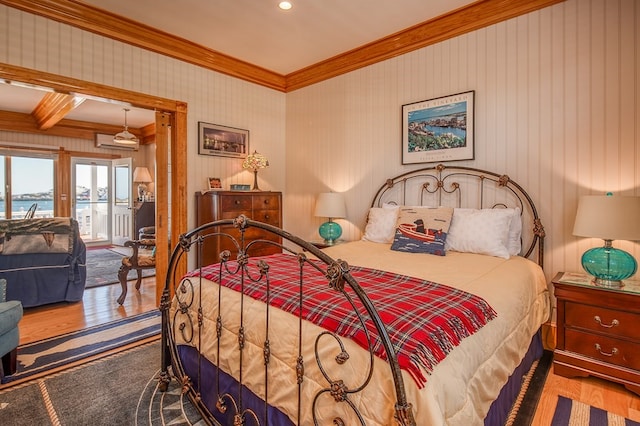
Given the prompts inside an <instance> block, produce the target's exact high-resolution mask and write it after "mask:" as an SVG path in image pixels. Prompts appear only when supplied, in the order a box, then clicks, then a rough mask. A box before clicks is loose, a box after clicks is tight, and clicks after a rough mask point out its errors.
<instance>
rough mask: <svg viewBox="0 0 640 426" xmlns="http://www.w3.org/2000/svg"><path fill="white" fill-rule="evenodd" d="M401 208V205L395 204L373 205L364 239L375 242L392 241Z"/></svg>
mask: <svg viewBox="0 0 640 426" xmlns="http://www.w3.org/2000/svg"><path fill="white" fill-rule="evenodd" d="M399 209H400V206H397V205H393V204H383V205H382V207H371V208H370V209H369V216H368V218H367V226H366V227H365V229H364V235H363V236H362V239H363V240H365V241H372V242H374V243H390V242H392V241H393V236H394V235H395V231H396V221H397V220H398V210H399Z"/></svg>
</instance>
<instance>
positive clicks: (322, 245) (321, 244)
mask: <svg viewBox="0 0 640 426" xmlns="http://www.w3.org/2000/svg"><path fill="white" fill-rule="evenodd" d="M309 242H310V243H311V244H313V245H314V246H316V247H317V248H319V249H323V248H327V247H333V246H337V245H338V244H342V243H344V242H345V241H344V240H336V241H334V242H333V243H332V244H329V243H327V242H325V241H324V240H312V241H309Z"/></svg>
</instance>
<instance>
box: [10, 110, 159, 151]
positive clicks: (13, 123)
mask: <svg viewBox="0 0 640 426" xmlns="http://www.w3.org/2000/svg"><path fill="white" fill-rule="evenodd" d="M148 127H149V126H145V127H144V128H143V129H144V130H141V129H135V128H131V127H129V131H130V132H131V133H133V134H134V135H136V136H137V137H138V138H140V139H141V144H146V143H152V142H153V141H154V140H155V134H150V133H149V129H148ZM0 129H2V130H7V131H13V132H21V133H38V134H42V135H53V136H63V137H69V138H78V139H87V140H91V141H93V140H95V135H96V133H103V134H108V135H115V134H116V133H118V132H120V131H121V130H122V127H121V126H113V125H110V124H99V123H90V122H87V121H78V120H66V119H62V120H60V121H59V122H58V123H57V124H56V125H55V126H53V127H51V128H49V129H46V130H45V129H41V128H40V126H39V125H38V123H37V121H36V119H35V118H34V117H33V116H32V115H31V114H24V113H21V112H10V111H0ZM153 131H154V132H155V127H154V129H153Z"/></svg>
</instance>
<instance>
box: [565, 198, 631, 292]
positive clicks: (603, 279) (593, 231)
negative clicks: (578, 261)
mask: <svg viewBox="0 0 640 426" xmlns="http://www.w3.org/2000/svg"><path fill="white" fill-rule="evenodd" d="M573 235H576V236H578V237H591V238H602V239H603V240H604V246H603V247H595V248H592V249H589V250H587V251H586V252H585V253H584V254H583V255H582V267H583V268H584V269H585V271H587V272H588V273H589V274H591V275H593V276H594V283H595V284H596V285H598V286H602V287H609V288H621V287H623V286H624V284H623V282H622V280H625V279H627V278H629V277H631V276H632V275H634V274H635V273H636V271H637V270H638V263H637V262H636V260H635V259H634V257H633V256H632V255H631V254H630V253H627V252H626V251H624V250H621V249H618V248H615V247H613V245H612V241H613V240H631V241H636V240H640V197H625V196H614V195H612V194H611V193H608V194H607V195H585V196H582V197H580V200H579V202H578V210H577V212H576V221H575V224H574V227H573Z"/></svg>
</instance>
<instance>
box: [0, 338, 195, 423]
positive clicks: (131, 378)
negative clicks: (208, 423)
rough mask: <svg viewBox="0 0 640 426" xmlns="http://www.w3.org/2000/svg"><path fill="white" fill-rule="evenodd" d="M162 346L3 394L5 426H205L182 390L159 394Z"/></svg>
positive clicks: (1, 411) (147, 346) (1, 414)
mask: <svg viewBox="0 0 640 426" xmlns="http://www.w3.org/2000/svg"><path fill="white" fill-rule="evenodd" d="M159 372H160V342H159V341H155V342H152V343H147V344H144V345H141V346H137V347H135V348H132V349H129V350H127V351H124V352H119V353H117V354H115V355H111V356H108V357H104V358H101V359H99V360H96V361H93V362H90V363H87V364H83V365H81V366H79V367H75V368H73V369H69V370H65V371H62V372H60V373H57V374H53V375H48V376H45V377H42V378H40V379H37V380H31V381H29V382H27V383H24V384H21V385H18V386H16V387H13V388H11V389H9V390H6V391H2V390H0V419H2V421H1V423H2V425H3V426H18V425H45V424H52V425H74V426H75V425H93V426H101V425H110V426H111V425H153V426H155V425H158V426H159V425H200V424H203V422H202V421H201V420H200V416H199V415H198V414H197V411H196V410H195V408H193V406H192V405H191V404H190V402H189V400H188V398H187V397H183V396H182V395H181V392H180V389H179V386H178V384H177V383H173V382H175V380H173V381H172V383H171V384H170V385H171V386H170V389H169V392H166V393H162V392H158V391H157V384H158V380H157V378H158V375H159Z"/></svg>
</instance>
